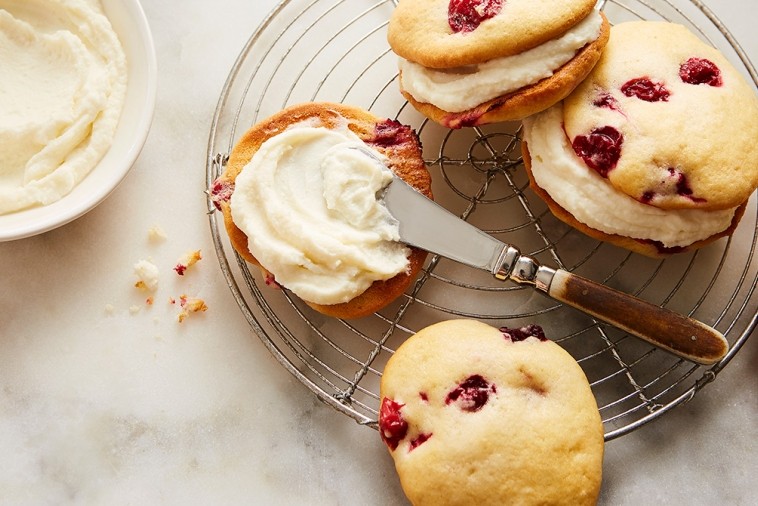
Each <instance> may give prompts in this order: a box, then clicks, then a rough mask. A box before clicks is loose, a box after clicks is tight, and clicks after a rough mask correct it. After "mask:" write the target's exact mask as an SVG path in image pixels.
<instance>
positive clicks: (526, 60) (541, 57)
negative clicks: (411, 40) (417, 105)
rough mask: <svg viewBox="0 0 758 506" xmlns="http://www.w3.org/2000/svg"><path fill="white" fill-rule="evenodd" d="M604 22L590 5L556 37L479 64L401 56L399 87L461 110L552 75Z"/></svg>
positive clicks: (421, 99) (421, 98) (596, 34)
mask: <svg viewBox="0 0 758 506" xmlns="http://www.w3.org/2000/svg"><path fill="white" fill-rule="evenodd" d="M602 23H603V19H602V16H601V15H600V12H599V11H597V10H593V11H592V13H591V14H590V15H589V16H587V17H586V18H585V19H583V20H582V21H580V22H579V23H577V24H576V25H575V26H574V27H572V28H571V29H570V30H569V31H568V32H566V33H565V34H563V35H562V36H561V37H559V38H557V39H554V40H551V41H548V42H546V43H544V44H542V45H540V46H537V47H535V48H533V49H530V50H528V51H525V52H523V53H520V54H517V55H514V56H505V57H502V58H495V59H493V60H489V61H487V62H484V63H481V64H479V65H469V66H465V67H456V68H450V69H433V68H428V67H424V66H422V65H419V64H418V63H414V62H411V61H409V60H406V59H404V58H400V61H399V68H400V72H401V73H402V80H403V89H404V90H405V91H406V92H407V93H409V94H410V95H411V96H412V97H413V98H414V99H416V100H417V101H418V102H422V103H428V104H432V105H434V106H436V107H438V108H440V109H442V110H445V111H448V112H463V111H466V110H468V109H472V108H474V107H476V106H478V105H479V104H483V103H484V102H487V101H489V100H492V99H493V98H497V97H499V96H502V95H505V94H507V93H510V92H513V91H516V90H518V89H521V88H523V87H525V86H529V85H531V84H534V83H536V82H539V81H540V80H542V79H545V78H546V77H550V76H552V75H553V73H554V72H555V71H556V70H557V69H559V68H560V67H562V66H563V65H564V64H566V63H567V62H568V61H569V60H571V59H572V58H573V57H574V56H575V55H576V52H577V51H578V50H579V49H581V48H583V47H584V46H586V45H587V44H588V43H590V42H592V41H594V40H596V39H597V38H598V37H599V36H600V28H601V26H602Z"/></svg>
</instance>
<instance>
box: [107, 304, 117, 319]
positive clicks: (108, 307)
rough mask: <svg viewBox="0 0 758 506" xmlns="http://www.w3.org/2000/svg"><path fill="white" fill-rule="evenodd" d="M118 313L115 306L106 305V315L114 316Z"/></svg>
mask: <svg viewBox="0 0 758 506" xmlns="http://www.w3.org/2000/svg"><path fill="white" fill-rule="evenodd" d="M115 311H116V308H115V307H114V306H113V304H106V305H105V314H107V315H109V316H110V315H112V314H113V313H114V312H115Z"/></svg>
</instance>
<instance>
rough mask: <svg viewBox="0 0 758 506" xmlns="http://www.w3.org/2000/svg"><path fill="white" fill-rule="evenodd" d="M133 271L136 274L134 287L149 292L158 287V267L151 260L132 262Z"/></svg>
mask: <svg viewBox="0 0 758 506" xmlns="http://www.w3.org/2000/svg"><path fill="white" fill-rule="evenodd" d="M134 273H135V274H136V275H137V282H136V283H134V286H135V287H137V288H139V289H141V290H147V291H149V292H154V291H155V290H156V289H157V288H158V277H159V273H158V267H156V265H155V264H153V263H152V262H150V261H148V260H140V261H139V262H137V263H136V264H134Z"/></svg>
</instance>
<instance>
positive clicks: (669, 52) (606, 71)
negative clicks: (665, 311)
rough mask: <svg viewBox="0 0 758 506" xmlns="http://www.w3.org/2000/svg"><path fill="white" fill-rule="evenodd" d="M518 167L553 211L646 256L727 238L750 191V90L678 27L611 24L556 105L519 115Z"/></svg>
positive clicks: (755, 134)
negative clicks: (597, 54)
mask: <svg viewBox="0 0 758 506" xmlns="http://www.w3.org/2000/svg"><path fill="white" fill-rule="evenodd" d="M523 138H524V143H523V145H522V150H523V154H524V163H525V165H526V168H527V170H528V171H529V174H530V177H531V181H532V187H533V188H534V189H535V191H536V192H537V193H538V194H539V195H540V196H542V197H543V198H544V199H545V201H546V202H547V204H548V206H549V207H550V209H551V211H553V213H554V214H555V215H556V216H557V217H559V218H561V219H562V220H564V221H565V222H567V223H569V224H570V225H572V226H574V227H576V228H578V229H580V230H582V231H584V232H585V233H587V234H588V235H591V236H593V237H596V238H599V239H602V240H606V241H609V242H611V243H614V244H617V245H619V246H623V247H626V248H628V249H631V250H633V251H637V252H640V253H643V254H646V255H649V256H654V257H656V256H665V255H668V254H671V253H676V252H681V251H687V250H691V249H694V248H698V247H702V246H704V245H706V244H709V243H711V242H713V241H714V240H716V239H718V238H720V237H723V236H725V235H729V234H731V233H732V232H733V231H734V229H735V228H736V226H737V224H738V222H739V220H740V218H741V216H742V214H743V212H744V209H745V206H746V203H747V200H748V199H749V198H750V196H751V195H752V194H753V192H754V191H755V189H756V187H758V143H756V139H758V97H757V96H756V94H755V91H754V90H753V89H752V88H751V87H750V86H749V85H748V83H747V82H746V81H745V79H744V78H743V77H742V75H741V74H740V73H739V72H738V71H737V70H736V69H735V68H734V67H733V66H732V65H731V64H730V63H729V61H728V60H727V59H726V57H724V56H723V55H722V54H721V53H720V52H719V51H717V50H716V49H714V48H713V47H711V46H709V45H707V44H705V43H704V42H702V41H701V40H700V39H698V38H697V37H696V36H695V35H694V34H693V33H691V32H690V31H689V30H688V29H687V28H685V27H684V26H682V25H678V24H673V23H668V22H653V21H635V22H627V23H621V24H618V25H615V26H614V27H613V28H612V29H611V36H610V40H609V42H608V44H607V46H606V47H605V50H604V51H603V55H602V57H601V59H600V61H599V62H598V63H597V65H596V66H595V68H594V69H593V71H592V72H591V73H590V75H589V76H588V77H587V79H586V80H585V81H584V82H583V83H582V84H581V85H580V86H578V87H577V88H576V90H574V92H573V93H571V94H570V95H569V96H568V97H567V98H566V99H565V100H564V101H563V102H562V103H561V104H558V105H556V106H554V107H552V108H551V109H549V110H547V111H544V112H542V113H540V114H537V115H535V116H534V117H531V118H527V119H526V120H524V135H523Z"/></svg>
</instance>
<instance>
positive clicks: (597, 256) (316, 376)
mask: <svg viewBox="0 0 758 506" xmlns="http://www.w3.org/2000/svg"><path fill="white" fill-rule="evenodd" d="M394 7H395V2H393V1H390V0H360V1H359V0H351V1H347V0H289V1H286V0H285V1H282V2H281V3H279V4H278V5H277V6H276V7H275V8H274V9H273V10H272V11H271V12H270V13H269V15H268V16H267V17H266V18H265V19H264V21H263V22H262V23H261V25H260V26H259V27H258V28H257V29H256V30H255V31H254V33H253V34H252V36H251V37H250V39H249V40H248V42H247V44H246V45H245V46H244V47H243V48H242V51H241V53H240V55H239V57H238V58H237V60H236V62H235V64H234V65H233V67H232V69H231V71H230V73H229V76H228V78H227V81H226V84H225V86H224V89H223V90H222V93H221V96H220V98H219V102H218V106H217V108H216V112H215V115H214V117H213V123H212V126H211V131H210V138H209V143H208V158H207V160H206V173H205V184H206V187H207V188H210V187H211V185H212V183H213V181H214V180H215V179H216V177H217V176H218V175H219V174H220V172H221V171H222V170H223V166H224V164H225V163H226V159H227V156H228V153H229V152H230V151H231V149H232V146H233V145H234V143H235V141H236V139H237V138H239V136H240V135H241V134H242V133H243V132H244V131H245V130H246V129H247V128H248V127H250V126H252V125H253V124H254V123H256V122H257V121H259V120H261V119H263V118H265V117H267V116H269V115H270V114H273V113H274V112H276V111H278V110H280V109H282V108H283V107H285V106H287V105H290V104H294V103H298V102H305V101H330V102H335V101H337V102H345V103H349V104H351V105H356V106H361V107H363V108H365V109H368V110H370V111H372V112H374V113H375V114H376V115H377V116H381V117H392V118H395V119H398V120H399V121H401V122H402V123H405V124H408V125H411V126H412V127H413V128H415V129H416V131H417V132H418V133H419V136H420V138H421V140H422V144H423V146H424V158H425V161H426V163H427V166H428V167H429V170H430V171H431V173H432V177H433V181H434V185H433V191H434V194H435V200H437V201H438V202H440V203H442V204H443V205H444V206H445V207H447V208H448V209H449V210H451V211H453V212H454V213H456V214H458V215H460V216H461V217H463V218H464V219H466V220H468V221H469V222H471V223H473V224H475V225H476V226H478V227H480V228H482V229H483V230H485V231H487V232H488V233H490V234H492V235H494V236H496V237H498V238H499V239H501V240H503V241H505V242H508V243H512V244H515V245H517V246H518V247H519V248H520V249H521V251H522V252H524V253H526V254H528V255H530V256H532V257H534V258H535V259H537V260H538V261H540V262H541V263H543V264H545V265H553V266H559V267H563V268H565V269H567V270H570V271H574V272H576V273H579V274H581V275H584V276H585V277H588V278H591V279H594V280H596V281H599V282H601V283H604V284H607V285H609V286H612V287H614V288H618V289H621V290H623V291H626V292H628V293H632V294H634V295H636V296H638V297H641V298H643V299H646V300H649V301H651V302H653V303H656V304H660V305H662V306H666V307H669V308H671V309H673V310H675V311H678V312H680V313H682V314H687V315H690V316H693V317H695V318H697V319H699V320H701V321H703V322H705V323H707V324H709V325H712V326H714V327H715V328H717V329H718V330H720V331H721V332H722V333H723V334H724V335H725V336H726V337H727V340H728V341H729V343H730V351H729V353H728V355H727V356H726V357H725V358H724V359H723V360H722V361H720V362H719V363H717V364H715V365H714V366H711V367H704V366H697V365H694V364H692V363H690V362H687V361H684V360H681V359H678V358H676V357H674V356H672V355H670V354H668V353H666V352H663V351H660V350H657V349H655V348H652V347H651V346H650V345H648V344H646V343H644V342H642V341H640V340H638V339H636V338H634V337H631V336H629V335H627V334H625V333H623V332H621V331H619V330H618V329H615V328H613V327H610V326H607V325H605V324H602V323H599V322H597V321H595V320H593V319H592V318H591V317H589V316H586V315H584V314H581V313H579V312H577V311H575V310H573V309H571V308H568V307H564V306H562V305H560V304H558V303H556V302H554V301H552V300H550V299H548V298H546V297H544V296H542V295H540V294H538V293H536V292H535V291H533V290H531V289H529V288H526V287H523V286H519V285H516V284H512V283H507V282H506V283H503V282H501V281H497V280H495V279H494V278H492V277H491V276H490V275H489V274H487V273H484V272H478V271H474V270H473V269H470V268H467V267H464V266H461V265H457V264H455V263H453V262H450V261H448V260H446V259H443V258H438V257H431V256H430V258H429V259H428V260H427V264H426V265H425V268H424V270H423V272H422V275H421V276H420V277H419V279H418V281H417V282H416V283H415V284H414V285H413V286H412V288H411V289H409V290H408V292H407V293H406V294H405V295H404V296H403V297H401V298H400V299H399V300H398V301H396V302H395V303H393V304H392V305H390V306H389V307H387V308H385V309H384V310H382V311H380V312H379V313H377V314H375V315H373V316H370V317H367V318H363V319H360V320H353V321H343V320H338V319H332V318H327V317H324V316H322V315H320V314H318V313H315V312H314V311H312V310H311V309H309V308H308V307H307V306H305V305H304V304H303V303H302V302H301V301H299V300H298V299H297V298H296V297H293V296H291V295H290V294H289V293H288V292H287V291H286V290H275V289H272V288H270V287H268V286H266V285H265V281H264V280H262V279H260V277H259V275H258V272H257V268H252V269H251V266H249V265H248V264H246V263H245V261H244V260H242V259H241V257H239V256H238V255H237V254H236V253H235V252H234V250H233V249H232V247H231V245H230V243H229V241H228V239H227V237H226V234H225V232H224V231H223V230H221V229H223V220H222V219H221V218H220V216H219V213H217V212H215V208H214V206H213V203H212V202H211V200H210V198H208V199H207V202H206V204H207V206H208V216H209V224H210V229H211V234H212V238H213V241H214V245H215V248H216V253H217V256H218V260H219V264H220V267H221V271H222V273H223V275H224V276H225V279H226V281H227V283H228V285H229V288H230V289H231V291H232V293H233V295H234V297H235V300H236V301H237V303H238V304H239V307H240V309H241V312H242V314H243V315H244V317H245V318H246V319H247V321H248V322H249V325H250V328H251V329H252V331H253V332H254V333H255V334H256V335H257V336H258V337H259V338H260V339H261V341H262V342H263V343H264V344H265V345H266V347H267V348H268V349H269V350H270V352H271V353H272V354H273V355H274V356H275V357H276V358H277V359H278V360H279V361H280V362H281V363H282V365H283V366H284V367H285V368H286V369H287V370H288V371H289V372H290V373H292V374H293V375H294V376H295V377H296V378H297V379H298V380H300V381H301V382H302V383H303V384H304V385H305V386H307V387H308V388H309V389H310V390H311V391H313V393H314V394H315V395H316V396H317V397H318V398H319V399H320V400H322V401H323V402H325V403H326V404H328V405H330V406H332V407H333V408H335V409H337V410H339V411H340V412H342V413H345V414H347V415H349V416H350V417H352V418H353V419H355V420H356V421H357V422H358V423H360V424H364V425H367V426H371V427H374V428H376V426H377V422H376V418H377V408H378V404H379V394H378V391H379V388H378V386H379V379H380V376H381V373H382V370H383V368H384V364H386V362H387V360H388V358H389V357H390V356H391V355H392V353H393V351H394V350H395V349H396V348H397V347H398V346H399V345H400V343H402V342H403V341H404V340H405V339H406V338H407V337H408V336H410V335H412V334H413V333H414V332H416V331H417V330H419V329H421V328H422V327H424V326H426V325H429V324H432V323H434V322H437V321H440V320H444V319H450V318H474V319H478V320H481V321H485V322H487V323H490V324H492V325H494V326H508V327H515V326H520V325H523V324H526V323H537V324H539V325H541V326H542V327H543V328H544V329H545V331H546V334H547V335H548V336H549V337H550V338H551V339H553V340H555V341H556V342H558V343H560V344H561V345H562V346H563V347H564V348H565V349H567V350H568V351H569V352H570V353H571V354H572V355H573V356H574V358H576V360H577V361H578V362H579V363H580V364H581V366H582V368H583V369H584V371H585V373H586V374H587V377H588V379H589V381H590V384H591V386H592V390H593V392H594V394H595V396H596V398H597V402H598V406H599V408H600V412H601V415H602V418H603V422H604V427H605V438H606V440H611V439H613V438H616V437H619V436H621V435H623V434H626V433H629V432H631V431H632V430H634V429H636V428H638V427H640V426H642V425H643V424H645V423H647V422H649V421H651V420H653V419H655V418H657V417H659V416H661V415H662V414H664V413H666V412H667V411H669V410H670V409H672V408H674V407H675V406H677V405H680V404H682V403H683V402H686V401H688V400H690V399H691V398H692V397H693V396H694V395H695V394H696V393H697V392H698V391H699V390H700V389H701V388H703V387H704V386H705V385H706V384H708V383H709V382H711V381H713V380H714V379H715V378H716V375H717V374H718V373H719V372H720V371H721V370H722V369H723V368H724V367H725V366H726V365H727V364H728V363H729V361H730V360H731V358H732V357H733V356H734V354H735V353H737V352H738V351H739V349H740V348H741V346H742V345H743V344H744V343H745V341H746V340H747V339H748V338H749V337H750V335H751V333H752V332H753V330H754V329H755V326H756V322H757V320H758V316H756V309H757V308H758V296H757V295H756V284H758V260H757V259H756V255H755V253H756V244H757V239H758V227H757V225H756V223H757V222H758V216H757V215H756V202H755V200H756V199H755V196H753V198H752V199H751V201H750V204H749V206H748V210H747V211H746V214H745V216H744V218H743V220H742V222H741V224H740V226H739V228H738V229H737V231H736V233H735V234H734V235H733V236H732V237H731V238H728V239H723V240H721V241H719V242H717V243H715V244H713V245H712V246H710V247H707V248H705V249H702V250H700V251H697V252H693V253H686V254H681V255H677V256H675V257H672V258H668V259H665V260H653V259H649V258H645V257H641V256H639V255H635V254H631V253H629V252H626V251H624V250H621V249H618V248H616V247H613V246H610V245H608V244H604V243H601V242H598V241H595V240H593V239H590V238H588V237H586V236H584V235H583V234H581V233H579V232H577V231H575V230H573V229H571V228H569V227H567V226H566V225H564V224H563V223H562V222H560V221H558V220H557V219H555V218H554V217H553V216H552V215H551V214H550V213H549V212H548V211H547V209H546V207H545V205H544V204H543V203H542V201H541V200H540V199H539V198H538V197H536V195H534V194H533V193H532V192H531V190H530V189H529V184H528V180H527V177H526V175H525V173H524V170H523V166H522V162H521V158H520V149H519V143H520V136H519V135H520V132H519V124H518V123H505V124H496V125H489V126H485V127H477V128H464V129H460V130H447V129H444V128H442V127H440V126H438V125H436V124H434V123H431V122H428V121H427V120H425V118H423V117H422V116H421V115H419V114H418V113H417V112H416V111H415V110H413V109H412V108H411V107H410V106H408V105H407V103H406V102H405V101H404V99H403V98H402V96H401V95H400V94H399V92H398V89H397V88H398V85H397V82H396V81H397V61H396V57H395V56H394V54H392V52H391V51H390V50H389V48H388V46H387V43H386V33H385V32H386V25H387V22H388V19H389V16H390V14H391V12H392V10H393V9H394ZM599 8H602V9H603V10H604V11H605V14H606V16H607V17H608V18H609V20H610V21H611V22H612V23H618V22H621V21H627V20H635V19H649V20H668V21H673V22H677V23H680V24H683V25H685V26H687V27H688V28H690V29H691V30H692V31H693V32H695V33H696V34H698V35H699V36H700V37H701V38H703V39H704V40H705V41H707V42H709V43H710V44H712V45H714V46H715V47H717V48H718V49H720V50H721V51H722V52H723V53H724V54H725V55H726V56H727V57H728V58H729V59H730V60H731V61H732V62H733V63H734V64H735V66H737V67H738V68H739V69H740V70H741V71H742V72H743V73H744V75H745V77H746V78H747V79H749V80H751V81H752V82H753V83H754V84H758V75H757V74H756V72H755V69H754V68H753V66H752V64H751V63H750V61H749V59H748V57H747V55H746V54H745V53H744V51H743V50H742V48H741V47H740V46H739V44H738V43H737V42H736V41H735V40H734V38H733V37H732V36H731V34H730V33H729V31H728V30H727V29H726V27H724V26H723V24H722V23H721V22H720V21H719V20H718V19H717V18H716V17H715V16H714V15H713V14H712V13H711V12H710V11H709V10H708V9H707V8H706V7H705V6H704V5H702V4H701V3H700V2H699V0H690V1H687V0H681V1H673V0H655V1H654V0H608V1H605V2H600V3H599Z"/></svg>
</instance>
